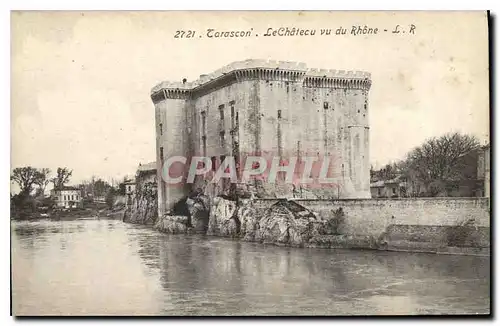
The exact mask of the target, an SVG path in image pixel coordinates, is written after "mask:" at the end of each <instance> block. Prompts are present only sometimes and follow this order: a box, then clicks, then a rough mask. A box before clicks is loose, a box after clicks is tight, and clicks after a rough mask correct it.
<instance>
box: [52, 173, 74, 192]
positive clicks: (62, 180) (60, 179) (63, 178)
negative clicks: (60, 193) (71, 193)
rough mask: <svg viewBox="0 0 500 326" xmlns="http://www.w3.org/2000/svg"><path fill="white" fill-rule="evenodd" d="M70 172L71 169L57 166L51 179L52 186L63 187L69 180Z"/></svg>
mask: <svg viewBox="0 0 500 326" xmlns="http://www.w3.org/2000/svg"><path fill="white" fill-rule="evenodd" d="M72 174H73V170H69V169H68V168H57V175H56V177H55V178H52V180H51V181H52V183H53V184H54V188H61V187H63V186H64V185H65V184H66V183H68V182H69V178H70V177H71V175H72Z"/></svg>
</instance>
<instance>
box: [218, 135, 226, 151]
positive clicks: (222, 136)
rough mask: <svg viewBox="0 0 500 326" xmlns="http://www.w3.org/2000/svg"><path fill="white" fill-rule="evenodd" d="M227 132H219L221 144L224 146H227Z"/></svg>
mask: <svg viewBox="0 0 500 326" xmlns="http://www.w3.org/2000/svg"><path fill="white" fill-rule="evenodd" d="M225 134H226V133H225V132H224V131H221V132H220V133H219V136H220V145H221V146H222V147H224V146H226V137H225Z"/></svg>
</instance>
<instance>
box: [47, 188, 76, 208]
mask: <svg viewBox="0 0 500 326" xmlns="http://www.w3.org/2000/svg"><path fill="white" fill-rule="evenodd" d="M81 192H82V191H81V189H80V188H77V187H69V186H62V187H58V188H54V189H52V190H51V192H50V195H51V197H52V198H53V199H54V200H55V202H56V206H57V207H61V208H77V207H81V206H82V203H83V202H82V195H81Z"/></svg>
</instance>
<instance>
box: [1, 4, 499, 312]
mask: <svg viewBox="0 0 500 326" xmlns="http://www.w3.org/2000/svg"><path fill="white" fill-rule="evenodd" d="M491 20H492V18H491V17H490V13H489V12H487V11H23V10H14V11H11V12H10V42H11V44H10V46H11V51H10V68H11V71H10V99H11V101H10V105H11V107H10V112H11V113H10V118H11V120H10V125H11V129H10V136H11V139H10V142H11V149H10V150H11V153H10V277H11V283H10V284H11V285H10V287H11V288H10V290H11V315H12V316H14V317H27V316H53V317H57V316H72V317H76V316H82V317H89V316H157V317H169V316H184V317H193V316H217V317H220V316H233V317H234V316H341V317H355V316H374V317H375V316H415V317H418V316H455V317H456V316H471V315H472V316H477V317H489V316H491V314H492V307H491V296H490V293H491V283H492V282H491V276H492V275H491V266H490V264H491V244H490V238H491V230H490V217H491V214H490V212H491V207H492V201H491V199H490V194H491V168H490V165H491V164H490V157H491V145H490V107H491V103H490V98H491V96H490V87H491V85H490V80H491V79H490V74H491V71H490V65H491V62H490V60H491V59H490V46H491V45H490V36H491V34H490V33H491V31H490V27H491Z"/></svg>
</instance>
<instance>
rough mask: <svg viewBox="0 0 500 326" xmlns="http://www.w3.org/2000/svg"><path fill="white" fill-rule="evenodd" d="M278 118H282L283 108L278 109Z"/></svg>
mask: <svg viewBox="0 0 500 326" xmlns="http://www.w3.org/2000/svg"><path fill="white" fill-rule="evenodd" d="M278 119H281V110H278Z"/></svg>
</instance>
